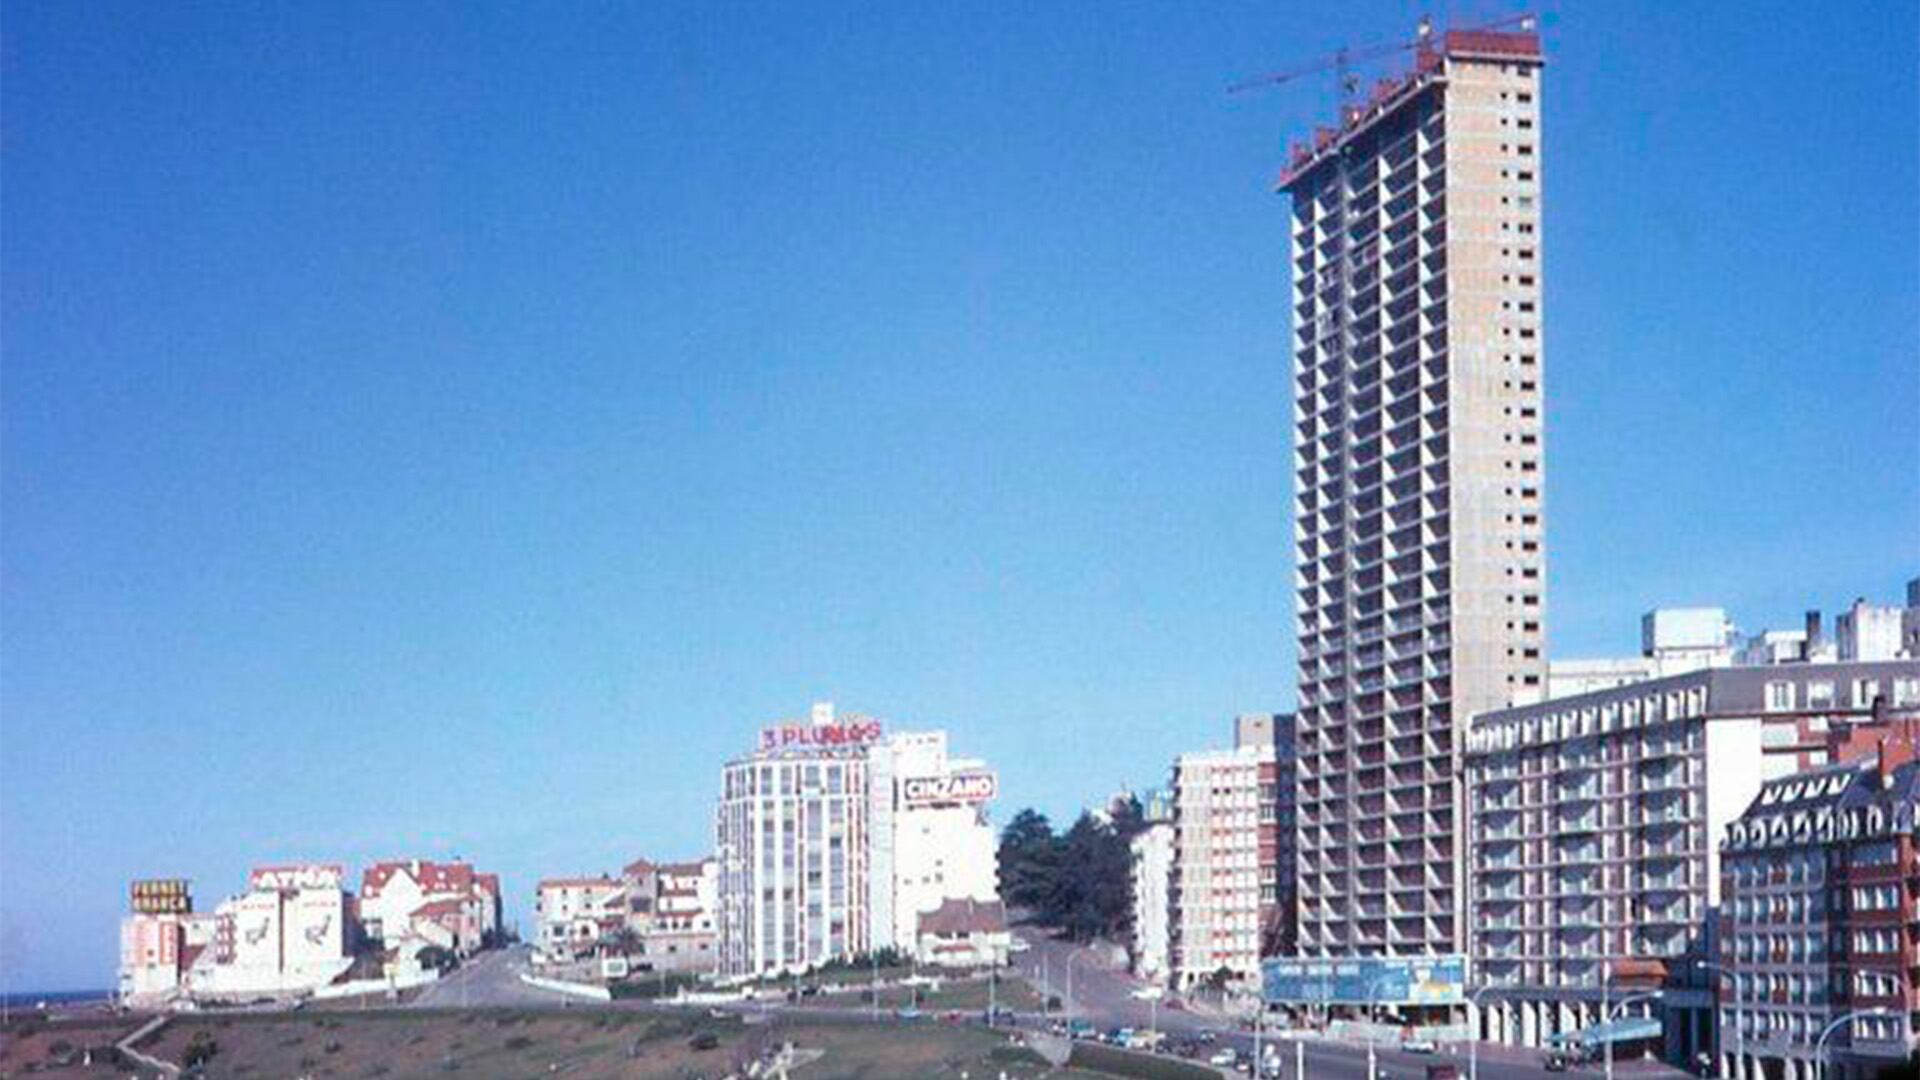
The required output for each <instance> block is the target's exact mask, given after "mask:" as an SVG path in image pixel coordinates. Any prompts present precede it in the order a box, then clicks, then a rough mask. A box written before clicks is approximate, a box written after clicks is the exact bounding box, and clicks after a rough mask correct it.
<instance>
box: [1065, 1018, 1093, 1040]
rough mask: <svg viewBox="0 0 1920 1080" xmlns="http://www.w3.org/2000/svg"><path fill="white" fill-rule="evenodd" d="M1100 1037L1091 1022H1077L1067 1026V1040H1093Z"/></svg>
mask: <svg viewBox="0 0 1920 1080" xmlns="http://www.w3.org/2000/svg"><path fill="white" fill-rule="evenodd" d="M1097 1035H1098V1032H1096V1031H1095V1030H1094V1027H1093V1022H1092V1021H1090V1020H1075V1021H1072V1022H1071V1023H1069V1024H1068V1025H1067V1038H1069V1039H1092V1038H1095V1037H1096V1036H1097Z"/></svg>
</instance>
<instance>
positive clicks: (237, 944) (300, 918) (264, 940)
mask: <svg viewBox="0 0 1920 1080" xmlns="http://www.w3.org/2000/svg"><path fill="white" fill-rule="evenodd" d="M343 879H344V873H343V871H342V870H341V868H340V867H338V866H326V865H298V866H275V867H263V868H260V869H256V870H254V871H253V873H252V874H251V875H249V877H248V882H247V884H248V891H246V892H244V893H241V894H240V895H238V896H234V897H231V898H229V899H227V900H224V901H222V902H221V903H220V905H219V906H218V907H217V908H215V909H214V912H213V917H212V941H211V942H210V944H209V945H208V946H207V948H205V949H204V950H202V951H201V953H200V954H199V956H198V957H197V958H196V961H195V963H194V966H193V968H192V969H191V971H189V973H188V975H187V982H188V984H189V987H190V989H191V991H192V992H193V993H194V994H196V995H205V996H210V997H238V996H250V995H272V996H282V995H290V994H300V993H307V992H311V991H313V990H314V989H316V988H318V987H321V986H324V985H326V984H327V983H330V982H332V981H333V980H335V979H336V978H339V977H340V976H341V975H344V974H345V973H346V971H347V969H348V968H349V967H350V966H352V963H353V960H352V957H350V956H349V955H348V953H347V936H346V922H347V894H346V892H345V891H344V890H343V889H342V888H341V883H342V881H343Z"/></svg>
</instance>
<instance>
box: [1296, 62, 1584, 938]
mask: <svg viewBox="0 0 1920 1080" xmlns="http://www.w3.org/2000/svg"><path fill="white" fill-rule="evenodd" d="M1541 70H1542V57H1541V50H1540V39H1539V37H1538V35H1536V34H1534V33H1531V32H1526V33H1500V32H1492V31H1466V32H1459V31H1456V32H1449V33H1446V34H1443V35H1440V36H1439V37H1438V38H1437V39H1434V40H1428V41H1426V42H1424V43H1423V44H1422V46H1421V47H1420V48H1419V50H1418V51H1417V53H1416V58H1415V64H1414V69H1413V71H1411V72H1410V73H1409V74H1407V75H1406V76H1405V77H1403V78H1399V79H1390V80H1385V81H1383V82H1381V83H1380V84H1379V85H1378V86H1376V87H1375V89H1374V92H1373V94H1372V95H1371V97H1370V98H1369V99H1368V100H1367V102H1366V103H1365V104H1364V105H1361V106H1358V107H1355V108H1352V109H1350V110H1348V111H1347V112H1346V113H1345V115H1343V116H1342V117H1341V122H1340V124H1339V126H1338V127H1336V128H1323V129H1321V130H1320V131H1319V132H1317V133H1316V135H1315V137H1314V139H1313V140H1312V141H1311V142H1310V143H1307V144H1302V145H1298V146H1296V147H1295V148H1294V150H1293V154H1292V157H1291V160H1290V163H1289V165H1288V167H1287V168H1286V170H1285V171H1284V173H1283V174H1282V177H1281V181H1280V190H1281V191H1283V192H1285V193H1287V194H1288V195H1290V196H1291V198H1292V244H1291V264H1292V269H1293V333H1294V336H1293V340H1292V352H1293V357H1294V364H1293V377H1294V391H1295V395H1296V396H1295V415H1294V428H1293V440H1292V441H1293V448H1294V462H1293V465H1294V469H1295V483H1294V518H1295V544H1296V565H1297V567H1298V569H1297V572H1296V573H1297V581H1296V587H1297V599H1298V604H1297V608H1298V627H1297V630H1298V635H1299V663H1300V671H1299V687H1300V691H1299V692H1300V710H1299V733H1298V746H1299V759H1300V790H1299V845H1300V914H1299V948H1300V951H1301V953H1302V954H1304V955H1311V956H1341V955H1406V956H1413V955H1431V954H1452V953H1457V952H1458V951H1459V950H1460V948H1461V946H1462V943H1463V941H1464V939H1465V934H1464V932H1463V925H1462V917H1463V912H1464V908H1465V905H1464V903H1463V902H1462V897H1463V894H1462V889H1461V861H1462V856H1463V849H1462V846H1461V845H1460V843H1459V839H1460V838H1461V837H1463V836H1464V835H1465V825H1466V819H1465V800H1464V798H1463V796H1462V793H1461V792H1460V791H1459V789H1458V779H1457V777H1458V769H1459V764H1460V760H1461V756H1462V754H1463V752H1464V746H1465V732H1466V723H1467V718H1468V717H1470V716H1473V715H1475V714H1476V713H1480V712H1485V711H1489V710H1492V709H1497V708H1502V707H1504V706H1506V705H1508V704H1510V703H1513V702H1524V701H1529V700H1535V699H1537V698H1539V697H1540V696H1541V695H1542V693H1543V692H1544V690H1545V679H1546V659H1545V649H1546V600H1545V597H1546V542H1545V537H1546V507H1545V495H1544V490H1545V488H1544V479H1545V461H1546V455H1545V442H1544V439H1545V432H1544V422H1543V408H1544V397H1543V394H1544V387H1545V379H1544V373H1545V370H1546V369H1545V364H1546V355H1545V348H1544V329H1543V327H1544V323H1543V314H1544V312H1543V302H1542V296H1543V281H1544V269H1543V267H1544V262H1543V236H1542V233H1541V191H1542V178H1543V172H1542V169H1543V164H1542V162H1543V157H1544V155H1543V151H1542V142H1541V134H1542V132H1541V127H1540V117H1541V103H1542V98H1541V95H1542V85H1541V78H1540V75H1541Z"/></svg>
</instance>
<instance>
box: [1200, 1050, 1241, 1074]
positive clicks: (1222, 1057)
mask: <svg viewBox="0 0 1920 1080" xmlns="http://www.w3.org/2000/svg"><path fill="white" fill-rule="evenodd" d="M1207 1064H1209V1065H1221V1066H1225V1067H1226V1068H1229V1069H1231V1068H1234V1067H1235V1066H1237V1065H1239V1064H1240V1051H1238V1050H1235V1049H1234V1048H1233V1047H1231V1046H1224V1047H1221V1048H1220V1049H1218V1050H1215V1051H1214V1052H1213V1056H1212V1057H1210V1058H1208V1059H1207Z"/></svg>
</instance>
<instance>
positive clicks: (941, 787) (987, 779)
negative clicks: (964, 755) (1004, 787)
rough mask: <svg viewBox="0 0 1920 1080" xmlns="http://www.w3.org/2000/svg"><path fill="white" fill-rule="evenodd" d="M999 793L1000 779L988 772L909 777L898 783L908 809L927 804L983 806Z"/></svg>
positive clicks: (901, 796) (902, 800) (902, 799)
mask: <svg viewBox="0 0 1920 1080" xmlns="http://www.w3.org/2000/svg"><path fill="white" fill-rule="evenodd" d="M998 794H1000V778H999V777H998V776H996V775H995V774H993V773H990V772H976V773H960V774H959V775H957V776H909V777H907V778H906V779H904V780H901V781H900V801H901V802H903V803H905V804H906V805H908V806H923V805H926V804H928V803H953V802H957V803H983V802H986V801H988V800H989V799H992V798H993V797H994V796H995V795H998Z"/></svg>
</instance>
